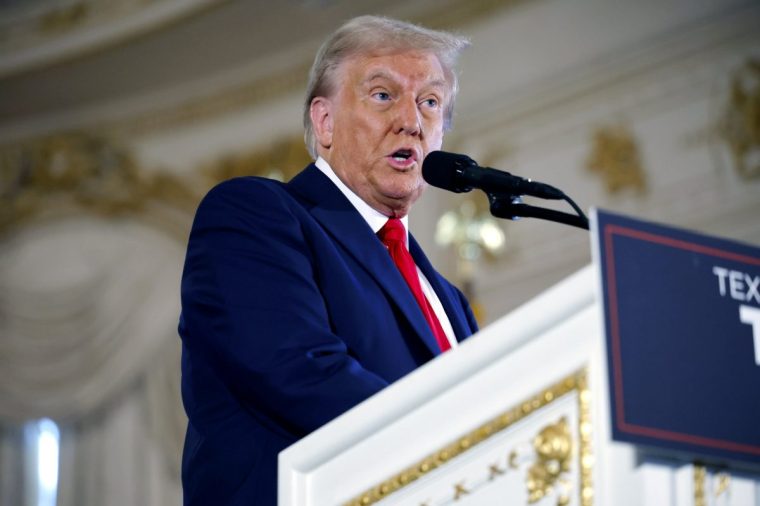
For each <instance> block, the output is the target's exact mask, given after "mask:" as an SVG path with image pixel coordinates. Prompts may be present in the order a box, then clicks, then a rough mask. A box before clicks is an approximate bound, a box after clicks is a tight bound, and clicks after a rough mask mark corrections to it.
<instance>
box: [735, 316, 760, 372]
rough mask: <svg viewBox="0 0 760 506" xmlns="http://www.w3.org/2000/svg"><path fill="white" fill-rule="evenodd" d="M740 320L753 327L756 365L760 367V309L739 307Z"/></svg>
mask: <svg viewBox="0 0 760 506" xmlns="http://www.w3.org/2000/svg"><path fill="white" fill-rule="evenodd" d="M739 319H740V320H741V321H742V323H747V324H749V325H752V338H753V340H754V342H755V364H757V365H760V309H758V308H756V307H752V306H739Z"/></svg>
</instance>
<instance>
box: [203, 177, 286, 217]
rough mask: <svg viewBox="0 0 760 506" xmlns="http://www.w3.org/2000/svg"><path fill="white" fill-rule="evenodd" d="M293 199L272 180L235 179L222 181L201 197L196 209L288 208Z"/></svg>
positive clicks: (281, 186)
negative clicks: (219, 207)
mask: <svg viewBox="0 0 760 506" xmlns="http://www.w3.org/2000/svg"><path fill="white" fill-rule="evenodd" d="M292 201H293V198H292V197H291V196H290V192H289V190H288V188H287V186H286V185H285V184H284V183H282V182H280V181H275V180H274V179H267V178H263V177H257V176H244V177H236V178H233V179H228V180H226V181H222V182H221V183H219V184H217V185H216V186H214V187H213V188H212V189H211V190H209V192H208V193H207V194H206V195H205V196H204V197H203V199H202V200H201V203H200V205H199V207H198V211H201V210H202V209H204V208H207V207H217V206H221V207H226V208H234V209H241V210H242V209H252V208H257V207H278V206H286V207H287V206H288V204H289V202H292Z"/></svg>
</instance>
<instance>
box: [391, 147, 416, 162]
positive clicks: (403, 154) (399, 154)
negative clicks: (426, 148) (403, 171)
mask: <svg viewBox="0 0 760 506" xmlns="http://www.w3.org/2000/svg"><path fill="white" fill-rule="evenodd" d="M412 155H413V153H412V150H411V149H399V150H396V151H394V152H393V154H392V155H391V158H393V159H394V160H396V161H397V162H405V161H407V160H409V159H410V158H412Z"/></svg>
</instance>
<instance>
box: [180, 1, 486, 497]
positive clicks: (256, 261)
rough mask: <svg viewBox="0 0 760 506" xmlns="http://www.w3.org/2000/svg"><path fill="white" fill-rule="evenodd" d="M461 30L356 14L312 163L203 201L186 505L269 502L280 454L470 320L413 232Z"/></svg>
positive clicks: (310, 112)
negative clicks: (410, 222)
mask: <svg viewBox="0 0 760 506" xmlns="http://www.w3.org/2000/svg"><path fill="white" fill-rule="evenodd" d="M466 45H467V41H466V40H464V39H462V38H459V37H457V36H454V35H452V34H449V33H445V32H438V31H432V30H428V29H425V28H422V27H418V26H415V25H412V24H408V23H404V22H400V21H396V20H391V19H387V18H380V17H374V16H363V17H359V18H355V19H353V20H351V21H349V22H348V23H346V24H345V25H343V26H342V27H341V28H339V29H338V30H337V31H336V32H335V33H334V34H333V35H332V36H331V37H330V38H329V39H328V40H327V41H326V42H325V44H324V45H323V46H322V48H321V49H320V51H319V53H318V54H317V56H316V59H315V61H314V65H313V67H312V69H311V73H310V77H309V85H308V90H307V99H306V103H305V107H304V124H305V129H306V133H305V138H306V144H307V147H308V149H309V151H310V153H311V155H312V156H313V157H314V158H315V159H316V161H315V162H314V163H313V164H311V165H309V166H308V167H306V168H305V169H304V170H303V171H302V172H301V173H300V174H298V175H297V176H296V177H295V178H293V179H292V180H291V181H290V182H289V183H287V184H285V183H280V182H276V181H272V180H268V179H263V178H256V177H245V178H238V179H233V180H230V181H226V182H224V183H222V184H220V185H218V186H217V187H215V188H214V189H212V190H211V191H210V192H209V194H208V195H207V196H206V197H205V198H204V199H203V201H202V202H201V204H200V206H199V208H198V211H197V214H196V217H195V221H194V223H193V228H192V231H191V234H190V240H189V244H188V249H187V258H186V261H185V268H184V273H183V278H182V315H181V317H180V324H179V332H180V335H181V337H182V341H183V355H182V396H183V401H184V404H185V409H186V411H187V414H188V418H189V425H188V428H187V436H186V439H185V448H184V455H183V466H182V480H183V487H184V502H185V504H186V505H204V506H205V505H210V504H214V505H222V504H241V505H242V504H246V505H250V504H275V503H276V484H277V454H278V453H279V452H280V451H281V450H283V449H284V448H286V447H287V446H289V445H291V444H293V443H294V442H296V441H298V439H300V438H302V437H303V436H305V435H307V434H309V433H310V432H312V431H314V430H315V429H317V428H318V427H320V426H321V425H323V424H325V423H327V422H329V421H330V420H332V419H333V418H335V417H337V416H338V415H340V414H341V413H343V412H345V411H346V410H348V409H350V408H351V407H353V406H355V405H356V404H358V403H360V402H361V401H363V400H365V399H367V398H368V397H370V396H371V395H373V394H375V393H377V392H378V391H380V390H381V389H383V388H384V387H386V386H387V385H389V384H390V383H392V382H394V381H396V380H397V379H399V378H401V377H402V376H404V375H406V374H408V373H409V372H411V371H412V370H414V369H415V368H416V367H419V366H420V365H422V364H424V363H425V362H427V361H428V360H430V359H432V358H433V357H435V356H436V355H438V354H440V353H442V352H444V351H446V350H448V349H450V348H452V347H454V346H456V345H457V342H459V341H461V340H463V339H465V338H466V337H467V336H469V335H471V334H472V333H474V332H475V331H476V330H477V325H476V323H475V320H474V318H473V316H472V312H471V311H470V308H469V306H468V304H467V301H466V300H465V298H464V297H463V295H462V294H461V292H459V290H457V289H456V288H455V287H454V286H452V285H451V284H450V283H448V282H447V281H446V280H445V279H443V277H441V276H440V275H439V274H438V273H437V272H436V271H435V270H434V269H433V267H432V266H431V265H430V262H429V261H428V260H427V258H426V257H425V255H424V253H423V252H422V250H421V249H420V247H419V245H418V244H417V242H416V241H415V240H414V238H413V237H411V236H409V235H408V233H407V228H406V226H407V215H408V213H409V211H410V209H411V207H412V204H414V202H415V201H416V200H417V199H418V198H419V196H420V194H421V193H422V191H423V189H424V187H425V183H424V181H423V179H422V172H421V168H422V161H423V159H424V158H425V156H426V155H427V154H428V153H429V152H431V151H434V150H438V149H440V147H441V143H442V140H443V133H444V130H446V128H447V127H448V126H449V123H450V121H451V116H452V110H453V105H454V98H455V96H456V92H457V79H456V75H455V72H454V64H455V61H456V59H457V57H458V55H459V52H460V51H461V50H462V49H463V48H464V47H466Z"/></svg>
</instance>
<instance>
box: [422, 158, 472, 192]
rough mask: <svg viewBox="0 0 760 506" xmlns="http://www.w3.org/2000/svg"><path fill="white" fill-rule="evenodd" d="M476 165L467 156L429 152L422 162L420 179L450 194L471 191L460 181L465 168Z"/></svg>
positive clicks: (470, 188)
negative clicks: (450, 192)
mask: <svg viewBox="0 0 760 506" xmlns="http://www.w3.org/2000/svg"><path fill="white" fill-rule="evenodd" d="M477 165H478V164H477V163H475V161H474V160H473V159H472V158H470V157H469V156H467V155H459V154H457V153H447V152H446V151H431V152H430V153H428V154H427V156H426V157H425V160H424V161H423V162H422V177H423V178H424V179H425V181H427V182H428V184H431V185H433V186H435V187H437V188H443V189H444V190H449V191H452V192H457V193H462V192H468V191H470V190H472V187H471V186H468V185H467V184H466V183H465V182H464V181H463V179H462V177H461V176H462V173H463V171H464V169H465V168H467V167H473V166H474V167H477Z"/></svg>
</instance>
